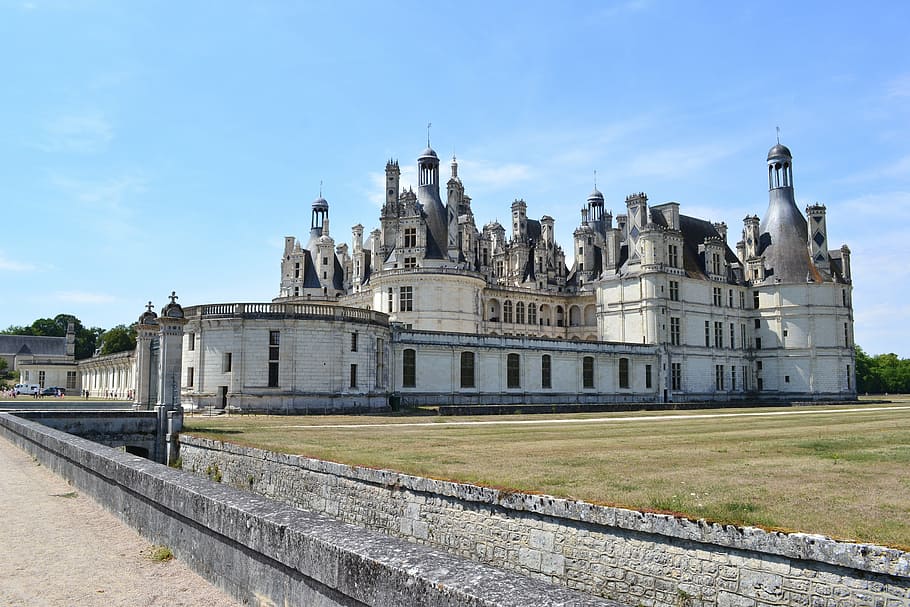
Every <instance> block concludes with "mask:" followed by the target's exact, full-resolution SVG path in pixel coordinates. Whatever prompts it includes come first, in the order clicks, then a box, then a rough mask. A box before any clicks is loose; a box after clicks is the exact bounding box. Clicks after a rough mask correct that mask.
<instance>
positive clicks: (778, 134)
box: [777, 127, 780, 145]
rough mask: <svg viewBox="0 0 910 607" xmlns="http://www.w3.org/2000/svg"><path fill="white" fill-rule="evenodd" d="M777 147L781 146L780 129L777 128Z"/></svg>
mask: <svg viewBox="0 0 910 607" xmlns="http://www.w3.org/2000/svg"><path fill="white" fill-rule="evenodd" d="M777 145H780V127H777Z"/></svg>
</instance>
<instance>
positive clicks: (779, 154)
mask: <svg viewBox="0 0 910 607" xmlns="http://www.w3.org/2000/svg"><path fill="white" fill-rule="evenodd" d="M772 158H793V155H792V154H791V153H790V148H788V147H787V146H785V145H781V144H779V143H778V144H777V145H775V146H774V147H773V148H771V149H770V150H768V160H771V159H772Z"/></svg>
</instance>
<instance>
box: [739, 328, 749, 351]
mask: <svg viewBox="0 0 910 607" xmlns="http://www.w3.org/2000/svg"><path fill="white" fill-rule="evenodd" d="M746 343H747V342H746V325H739V346H740V347H741V348H743V349H745V348H746Z"/></svg>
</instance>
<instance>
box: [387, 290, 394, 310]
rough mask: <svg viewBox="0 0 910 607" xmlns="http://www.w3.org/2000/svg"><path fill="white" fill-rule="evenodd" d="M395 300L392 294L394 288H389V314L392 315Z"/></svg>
mask: <svg viewBox="0 0 910 607" xmlns="http://www.w3.org/2000/svg"><path fill="white" fill-rule="evenodd" d="M394 298H395V296H394V294H393V293H392V288H391V287H389V295H388V301H389V314H391V313H392V303H393V300H394Z"/></svg>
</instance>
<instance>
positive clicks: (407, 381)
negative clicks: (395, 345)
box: [401, 348, 417, 388]
mask: <svg viewBox="0 0 910 607" xmlns="http://www.w3.org/2000/svg"><path fill="white" fill-rule="evenodd" d="M401 386H402V387H403V388H414V387H416V386H417V351H416V350H412V349H410V348H408V349H407V350H403V351H402V352H401Z"/></svg>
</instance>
